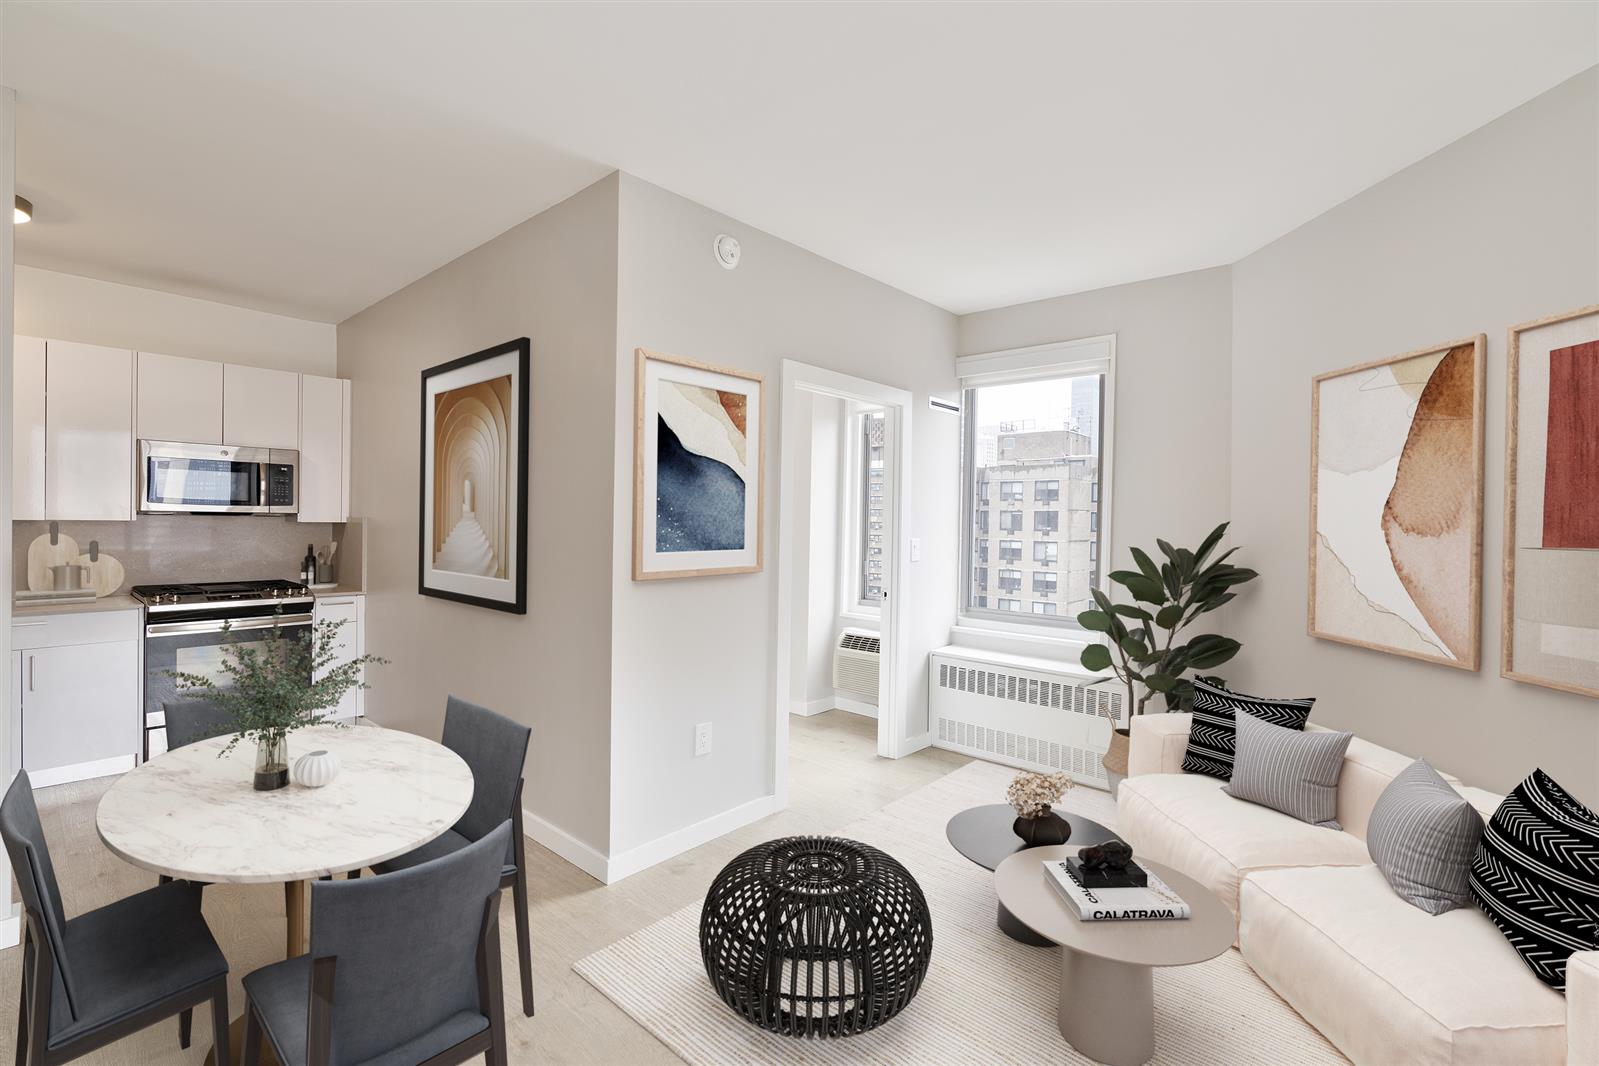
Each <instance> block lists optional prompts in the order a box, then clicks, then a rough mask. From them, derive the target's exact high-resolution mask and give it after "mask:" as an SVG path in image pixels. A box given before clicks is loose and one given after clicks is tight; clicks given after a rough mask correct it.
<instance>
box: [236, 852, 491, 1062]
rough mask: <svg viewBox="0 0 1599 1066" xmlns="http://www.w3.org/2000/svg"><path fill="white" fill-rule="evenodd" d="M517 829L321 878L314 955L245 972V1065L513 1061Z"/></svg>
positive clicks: (315, 892) (314, 912) (314, 903)
mask: <svg viewBox="0 0 1599 1066" xmlns="http://www.w3.org/2000/svg"><path fill="white" fill-rule="evenodd" d="M510 836H511V826H510V823H509V822H501V823H500V825H499V827H498V828H496V829H495V830H494V831H492V832H490V833H486V834H484V835H483V837H482V839H480V840H478V841H477V842H475V843H472V844H468V845H467V846H466V847H463V848H461V849H460V850H458V851H455V852H452V853H451V854H448V855H445V856H443V857H442V858H438V859H435V860H433V861H431V862H425V863H422V864H421V865H418V866H413V867H411V868H410V869H407V870H401V871H399V872H397V873H394V874H391V875H389V876H387V877H374V878H369V879H367V880H364V881H318V882H317V883H316V884H314V885H312V886H311V951H310V954H308V955H301V956H299V957H298V958H293V959H287V960H285V961H283V962H277V963H273V964H272V965H270V966H266V967H263V968H262V969H259V970H256V971H255V972H254V973H252V974H250V975H249V976H248V977H246V978H245V979H244V994H245V999H246V1005H245V1011H244V1017H245V1023H244V1049H243V1051H244V1054H243V1058H242V1060H241V1061H242V1063H243V1066H256V1063H258V1062H259V1058H258V1056H259V1054H260V1048H261V1039H262V1037H263V1035H264V1036H265V1037H266V1038H267V1039H268V1040H270V1041H271V1042H272V1050H273V1051H274V1052H276V1054H277V1059H278V1061H279V1062H280V1063H283V1064H284V1066H335V1064H338V1066H344V1064H348V1063H369V1064H370V1063H382V1064H383V1066H419V1064H426V1066H449V1064H451V1063H458V1062H465V1061H467V1060H468V1059H470V1058H473V1057H475V1056H478V1055H485V1056H486V1057H487V1059H488V1062H489V1063H490V1064H491V1066H505V1064H506V1062H507V1061H508V1060H507V1054H508V1053H507V1050H506V1040H505V1001H504V996H505V993H504V991H503V990H502V989H501V987H500V894H501V889H500V867H501V866H502V864H503V859H504V856H505V849H506V847H507V846H508V845H509V844H510Z"/></svg>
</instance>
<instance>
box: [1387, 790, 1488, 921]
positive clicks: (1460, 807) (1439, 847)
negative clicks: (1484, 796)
mask: <svg viewBox="0 0 1599 1066" xmlns="http://www.w3.org/2000/svg"><path fill="white" fill-rule="evenodd" d="M1482 828H1483V826H1482V815H1480V814H1478V813H1477V809H1476V808H1475V807H1473V806H1472V805H1471V804H1470V803H1469V802H1468V801H1467V800H1466V797H1464V796H1462V795H1461V794H1460V793H1458V792H1456V791H1455V790H1454V789H1453V788H1451V787H1449V782H1447V781H1445V780H1444V779H1443V778H1442V777H1439V776H1438V771H1436V770H1434V769H1433V768H1432V767H1431V766H1429V765H1427V760H1426V759H1417V760H1416V761H1415V762H1413V763H1411V764H1410V765H1409V766H1407V767H1405V768H1404V769H1403V770H1401V771H1400V772H1399V775H1398V776H1397V777H1395V778H1394V779H1393V780H1392V781H1390V782H1388V787H1387V788H1385V789H1383V790H1382V795H1381V796H1378V797H1377V804H1376V806H1374V807H1372V809H1371V819H1370V821H1368V822H1367V823H1366V850H1367V851H1368V852H1370V853H1371V861H1372V862H1374V863H1376V864H1377V869H1379V870H1381V871H1382V875H1383V876H1384V877H1386V878H1387V879H1388V883H1389V884H1390V885H1392V886H1393V890H1394V891H1395V892H1397V893H1398V894H1399V898H1400V899H1402V900H1404V901H1405V902H1406V903H1409V904H1412V905H1414V906H1417V907H1420V908H1421V909H1422V910H1424V911H1426V912H1427V913H1428V914H1442V913H1444V911H1451V910H1454V909H1455V908H1456V907H1469V906H1471V859H1472V856H1473V855H1475V854H1477V845H1478V844H1479V843H1481V841H1482Z"/></svg>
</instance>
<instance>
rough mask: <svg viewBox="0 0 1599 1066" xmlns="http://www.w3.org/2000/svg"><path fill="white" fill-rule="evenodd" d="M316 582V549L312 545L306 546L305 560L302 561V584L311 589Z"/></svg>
mask: <svg viewBox="0 0 1599 1066" xmlns="http://www.w3.org/2000/svg"><path fill="white" fill-rule="evenodd" d="M315 580H316V547H315V546H314V545H311V544H307V545H306V546H305V558H304V559H302V560H301V561H300V582H301V584H303V585H305V586H307V587H310V585H311V583H312V582H314V581H315Z"/></svg>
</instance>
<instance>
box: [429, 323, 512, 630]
mask: <svg viewBox="0 0 1599 1066" xmlns="http://www.w3.org/2000/svg"><path fill="white" fill-rule="evenodd" d="M528 351H529V345H528V342H527V340H525V339H523V340H518V341H512V342H511V343H509V344H504V345H500V346H499V347H497V348H490V349H488V350H487V351H482V352H477V353H475V354H473V355H469V356H466V357H465V358H462V359H457V360H455V361H454V362H450V363H445V364H443V365H441V366H436V367H432V368H431V369H428V370H425V371H423V372H422V493H421V496H422V501H421V507H422V520H421V545H420V550H419V555H420V559H419V570H420V574H419V578H418V591H420V592H421V593H422V594H423V595H425V596H438V597H441V598H443V599H453V600H460V601H462V602H465V603H472V604H476V605H478V606H482V607H493V608H495V609H497V610H503V611H512V612H516V613H523V612H525V611H526V600H527V596H526V592H527V576H526V571H527V462H526V457H527V434H528V423H527V405H528V391H527V388H528V387H527V375H528Z"/></svg>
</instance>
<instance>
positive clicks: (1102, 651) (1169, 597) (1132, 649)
mask: <svg viewBox="0 0 1599 1066" xmlns="http://www.w3.org/2000/svg"><path fill="white" fill-rule="evenodd" d="M1226 533H1227V523H1226V522H1223V523H1222V524H1221V525H1219V526H1217V527H1216V528H1215V529H1213V530H1211V532H1210V535H1209V536H1207V537H1206V538H1205V539H1204V541H1202V542H1201V543H1200V545H1199V547H1198V548H1195V549H1193V550H1192V551H1190V550H1189V549H1187V548H1174V547H1172V546H1171V545H1170V544H1168V543H1167V542H1166V541H1164V540H1159V539H1157V540H1156V541H1155V544H1156V545H1157V546H1158V548H1159V549H1160V553H1161V555H1162V556H1164V560H1163V561H1162V562H1161V563H1160V564H1159V565H1158V566H1157V565H1156V563H1155V561H1154V560H1153V559H1152V558H1150V556H1149V553H1147V552H1145V551H1143V550H1142V549H1140V548H1133V549H1132V556H1133V561H1134V562H1135V563H1136V564H1137V565H1138V569H1137V570H1116V571H1113V572H1112V573H1111V574H1110V580H1111V581H1113V582H1115V583H1116V584H1117V585H1120V586H1121V587H1122V588H1124V589H1126V591H1127V594H1128V595H1129V596H1130V597H1131V598H1132V602H1131V603H1115V602H1113V601H1112V600H1111V598H1110V597H1109V596H1107V595H1106V594H1105V593H1104V592H1102V591H1101V590H1099V589H1093V590H1091V591H1092V594H1093V597H1094V603H1095V604H1096V606H1095V607H1094V608H1093V609H1091V610H1087V611H1083V612H1082V613H1081V614H1079V615H1078V616H1077V621H1078V624H1079V625H1081V626H1082V627H1083V628H1084V629H1087V630H1090V631H1091V632H1094V633H1101V634H1103V635H1104V637H1103V643H1098V644H1090V645H1088V646H1087V647H1086V648H1084V649H1083V652H1082V659H1081V661H1082V664H1083V668H1084V669H1085V670H1092V671H1094V672H1095V673H1099V672H1101V671H1104V670H1109V671H1111V672H1112V673H1113V674H1114V675H1115V679H1116V680H1117V681H1119V682H1121V683H1122V684H1123V685H1125V686H1126V687H1127V694H1126V696H1125V697H1124V699H1125V703H1124V706H1125V707H1126V708H1127V721H1128V725H1129V728H1126V729H1117V730H1116V731H1115V732H1114V733H1112V734H1111V741H1110V749H1109V750H1108V751H1106V752H1105V754H1104V756H1103V757H1102V758H1101V760H1100V761H1101V763H1102V764H1103V765H1104V767H1105V773H1106V775H1107V777H1109V779H1110V784H1111V792H1112V794H1114V793H1115V792H1116V791H1117V790H1118V788H1119V787H1120V785H1121V782H1122V780H1123V779H1124V778H1125V777H1126V776H1127V748H1128V738H1129V737H1130V736H1131V733H1132V730H1131V723H1132V718H1133V716H1134V715H1137V714H1143V713H1144V709H1145V707H1146V706H1147V705H1148V703H1149V701H1150V700H1151V699H1153V698H1154V697H1155V696H1156V695H1157V694H1158V695H1160V696H1162V697H1164V700H1165V709H1166V710H1172V711H1179V710H1189V709H1191V708H1192V707H1193V702H1194V685H1193V682H1192V681H1190V680H1189V679H1188V678H1187V677H1186V676H1185V675H1186V674H1187V673H1188V672H1189V671H1190V670H1213V669H1215V668H1216V667H1218V666H1220V665H1222V664H1223V663H1225V662H1227V661H1228V660H1229V659H1231V658H1232V657H1233V656H1235V655H1237V654H1238V650H1239V648H1240V647H1241V646H1242V645H1240V644H1239V643H1238V641H1236V640H1233V639H1232V638H1231V637H1225V636H1222V635H1221V634H1219V633H1201V634H1199V635H1198V636H1192V637H1187V638H1186V639H1184V640H1181V641H1179V640H1178V637H1179V635H1181V634H1183V633H1184V632H1185V631H1186V630H1187V629H1188V627H1189V626H1190V625H1192V624H1193V623H1194V622H1195V621H1197V620H1198V619H1199V618H1200V617H1201V616H1202V615H1207V614H1209V613H1210V612H1212V611H1214V610H1216V609H1217V608H1219V607H1222V606H1224V605H1225V604H1228V603H1231V602H1232V600H1233V598H1234V597H1235V596H1236V595H1237V593H1236V592H1235V591H1234V590H1235V589H1236V588H1237V587H1238V586H1239V585H1243V584H1245V583H1247V582H1249V581H1253V580H1254V579H1255V578H1256V577H1257V576H1258V575H1257V574H1256V573H1255V571H1253V570H1249V569H1246V568H1244V567H1241V566H1234V565H1232V564H1231V563H1229V562H1228V561H1227V560H1228V559H1229V558H1230V557H1231V556H1232V554H1233V552H1235V551H1237V550H1238V549H1237V548H1229V549H1227V550H1226V551H1224V552H1222V553H1221V554H1219V555H1216V554H1215V552H1216V549H1217V547H1218V546H1219V545H1220V544H1221V539H1222V537H1223V536H1225V535H1226ZM1213 556H1214V557H1213Z"/></svg>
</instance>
